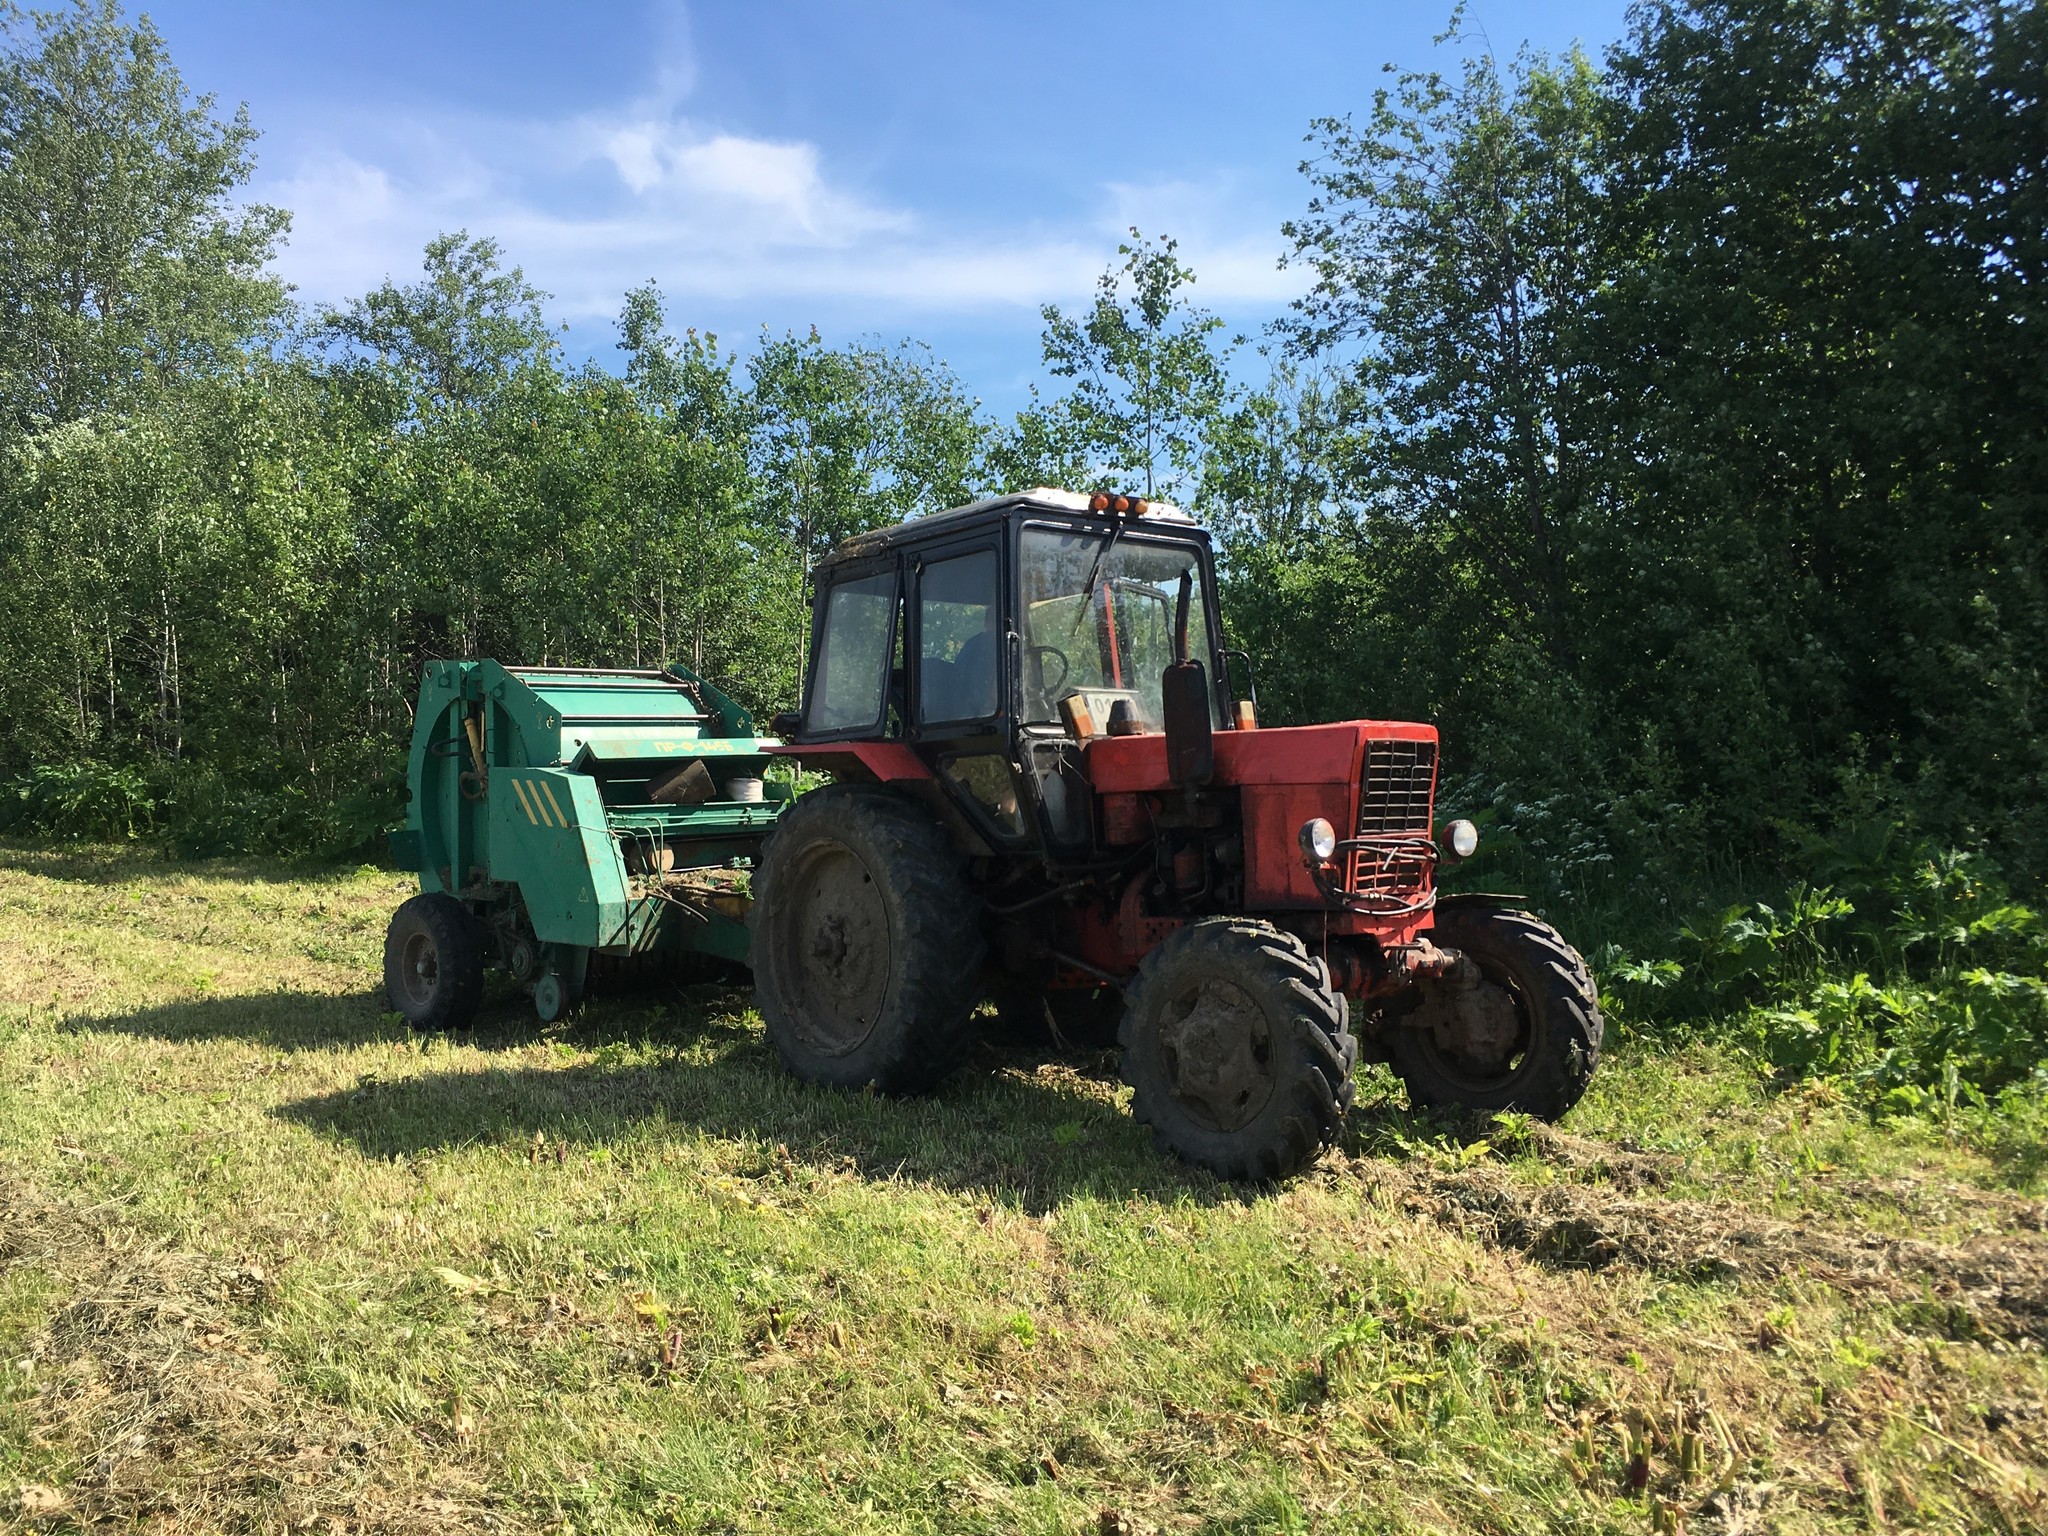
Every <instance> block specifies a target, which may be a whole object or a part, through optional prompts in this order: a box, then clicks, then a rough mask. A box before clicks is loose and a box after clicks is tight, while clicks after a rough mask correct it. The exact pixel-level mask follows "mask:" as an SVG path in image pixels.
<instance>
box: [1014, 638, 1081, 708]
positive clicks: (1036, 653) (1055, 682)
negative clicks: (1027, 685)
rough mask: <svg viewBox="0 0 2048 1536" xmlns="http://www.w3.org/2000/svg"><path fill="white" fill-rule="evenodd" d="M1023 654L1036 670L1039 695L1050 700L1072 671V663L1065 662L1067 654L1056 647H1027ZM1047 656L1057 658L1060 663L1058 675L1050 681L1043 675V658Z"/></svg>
mask: <svg viewBox="0 0 2048 1536" xmlns="http://www.w3.org/2000/svg"><path fill="white" fill-rule="evenodd" d="M1024 652H1025V654H1026V655H1028V656H1029V657H1030V658H1031V660H1032V662H1033V663H1034V664H1035V665H1036V666H1037V668H1038V691H1039V693H1040V694H1041V695H1043V696H1044V697H1045V698H1048V699H1050V698H1051V697H1052V696H1053V695H1054V694H1056V693H1058V692H1059V691H1060V688H1061V687H1062V686H1063V685H1064V684H1065V683H1066V680H1067V674H1068V673H1070V672H1072V671H1073V670H1074V666H1073V663H1072V662H1070V661H1068V660H1067V653H1066V652H1065V651H1063V650H1061V649H1060V648H1059V647H1058V646H1056V645H1027V646H1025V647H1024ZM1048 656H1057V657H1058V658H1059V662H1060V675H1059V676H1058V677H1055V678H1052V679H1050V680H1048V679H1047V677H1046V675H1045V658H1046V657H1048Z"/></svg>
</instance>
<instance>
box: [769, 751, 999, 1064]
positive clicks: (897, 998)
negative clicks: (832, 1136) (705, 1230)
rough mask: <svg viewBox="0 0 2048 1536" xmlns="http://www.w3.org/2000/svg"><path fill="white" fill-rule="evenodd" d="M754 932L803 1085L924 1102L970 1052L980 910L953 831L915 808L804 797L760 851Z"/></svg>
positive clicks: (773, 1011) (778, 1024) (849, 791)
mask: <svg viewBox="0 0 2048 1536" xmlns="http://www.w3.org/2000/svg"><path fill="white" fill-rule="evenodd" d="M748 925H749V927H751V928H752V930H753V956H752V964H753V969H754V996H755V1000H756V1003H757V1006H758V1007H759V1008H760V1010H761V1017H762V1019H763V1020H765V1021H766V1023H767V1025H768V1038H769V1039H770V1040H771V1041H773V1042H774V1044H775V1049H776V1050H777V1051H778V1052H779V1053H780V1054H781V1056H782V1059H783V1060H784V1061H785V1062H786V1063H787V1064H788V1065H789V1069H790V1070H791V1071H792V1072H794V1073H795V1074H796V1075H797V1076H798V1077H800V1078H803V1079H804V1080H805V1081H807V1082H813V1083H829V1084H832V1085H833V1086H835V1087H841V1088H862V1087H868V1086H873V1087H875V1088H877V1089H879V1090H880V1091H882V1092H884V1093H922V1092H925V1091H926V1090H928V1089H930V1088H932V1087H933V1086H935V1085H936V1084H937V1083H938V1082H939V1080H940V1079H941V1078H943V1077H945V1076H946V1074H947V1073H949V1072H951V1071H952V1070H953V1069H954V1067H956V1066H958V1065H959V1063H960V1060H961V1058H962V1057H963V1056H965V1055H966V1054H967V1051H968V1048H969V1047H970V1046H971V1045H972V1044H973V1040H974V1029H973V1009H974V1005H975V1002H976V998H977V995H978V986H977V983H978V980H979V968H980V965H981V958H982V951H983V948H984V940H983V937H982V932H981V922H980V906H979V903H978V902H977V900H976V899H975V895H974V892H973V889H972V888H971V887H970V886H969V885H968V883H967V877H966V874H965V871H964V869H963V867H962V860H961V856H960V854H959V852H958V850H957V849H956V848H955V847H954V846H953V844H952V842H951V841H950V840H949V839H948V837H947V835H946V832H945V829H944V828H943V827H941V826H940V825H939V824H938V822H937V821H936V820H935V819H934V818H933V817H931V816H929V815H927V814H926V813H925V812H924V811H923V810H922V808H920V807H919V806H917V805H916V804H914V803H913V802H911V801H909V800H907V799H905V798H904V797H902V796H900V795H897V794H893V793H891V792H890V791H888V790H885V789H878V788H873V787H870V786H867V785H855V784H834V785H828V786H826V787H825V788H823V789H817V790H813V791H811V793H809V794H807V795H804V796H803V797H801V798H800V799H799V800H798V801H797V802H796V804H794V805H792V806H791V807H790V808H789V809H788V810H787V811H785V812H783V814H782V818H781V820H780V821H779V822H778V823H777V824H776V828H775V831H774V834H773V835H772V836H771V837H770V838H769V840H768V845H767V847H766V848H765V849H764V850H763V851H762V857H761V866H760V870H759V872H758V873H757V874H756V876H755V879H754V905H753V911H752V913H751V914H750V916H749V917H748Z"/></svg>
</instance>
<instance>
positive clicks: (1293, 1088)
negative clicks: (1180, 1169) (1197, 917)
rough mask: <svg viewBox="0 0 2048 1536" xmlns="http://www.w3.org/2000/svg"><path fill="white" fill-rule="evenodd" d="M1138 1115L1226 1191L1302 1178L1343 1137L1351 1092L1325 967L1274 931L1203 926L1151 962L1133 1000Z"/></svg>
mask: <svg viewBox="0 0 2048 1536" xmlns="http://www.w3.org/2000/svg"><path fill="white" fill-rule="evenodd" d="M1121 1034H1122V1040H1123V1050H1124V1056H1123V1073H1124V1081H1125V1082H1127V1083H1129V1084H1130V1085H1131V1088H1132V1097H1131V1113H1132V1114H1133V1115H1134V1116H1136V1117H1137V1119H1138V1120H1139V1121H1140V1122H1142V1123H1144V1124H1147V1125H1150V1126H1151V1127H1152V1134H1153V1137H1154V1138H1155V1139H1156V1140H1157V1141H1158V1142H1159V1144H1160V1146H1161V1147H1163V1148H1164V1149H1165V1150H1166V1151H1169V1152H1171V1153H1173V1154H1174V1155H1175V1156H1177V1157H1180V1158H1182V1159H1184V1160H1185V1161H1187V1162H1190V1163H1194V1164H1197V1165H1198V1166H1200V1167H1203V1168H1207V1169H1208V1170H1210V1172H1212V1173H1215V1174H1217V1175H1219V1176H1220V1177H1222V1178H1226V1179H1240V1180H1250V1181H1259V1182H1264V1181H1269V1180H1273V1179H1282V1178H1285V1177H1287V1176H1288V1175H1289V1174H1292V1173H1296V1172H1298V1171H1299V1170H1301V1169H1302V1168H1305V1167H1307V1166H1308V1165H1309V1164H1310V1163H1312V1162H1314V1161H1315V1159H1316V1158H1317V1157H1318V1156H1319V1155H1320V1154H1321V1153H1322V1150H1323V1148H1325V1147H1326V1146H1328V1145H1329V1144H1330V1143H1331V1142H1333V1141H1335V1140H1336V1138H1337V1133H1338V1131H1339V1129H1340V1128H1341V1127H1342V1125H1343V1121H1344V1113H1345V1111H1346V1110H1348V1109H1349V1108H1350V1107H1351V1100H1352V1097H1353V1095H1354V1093H1355V1092H1356V1089H1355V1087H1354V1085H1353V1083H1352V1080H1351V1070H1352V1067H1353V1066H1354V1065H1355V1064H1356V1062H1357V1059H1358V1047H1357V1042H1356V1041H1354V1040H1353V1039H1352V1037H1351V1031H1350V1014H1349V1011H1348V1010H1347V1008H1346V1006H1345V1001H1344V998H1343V996H1342V995H1341V994H1340V993H1338V992H1336V991H1335V990H1333V989H1332V987H1331V985H1330V972H1329V968H1328V967H1327V966H1325V965H1324V964H1323V962H1322V961H1320V960H1317V959H1315V958H1313V957H1312V956H1311V955H1310V954H1309V952H1308V950H1307V948H1306V947H1305V946H1304V945H1303V944H1302V942H1301V940H1299V939H1297V938H1295V937H1294V936H1293V935H1292V934H1289V933H1283V932H1281V931H1280V930H1279V929H1277V928H1275V927H1273V926H1271V925H1270V924H1268V923H1262V922H1255V921H1250V920H1247V919H1243V918H1208V919H1204V920H1203V921H1201V922H1195V923H1190V924H1188V925H1187V926H1186V927H1185V928H1181V929H1178V930H1177V931H1175V932H1174V933H1173V934H1171V935H1170V936H1169V937H1168V938H1167V939H1165V940H1164V941H1163V942H1162V943H1161V944H1160V945H1159V947H1158V948H1156V949H1154V950H1153V951H1152V953H1151V954H1149V955H1147V956H1146V957H1145V963H1144V964H1143V965H1142V966H1141V967H1139V970H1138V976H1137V980H1136V981H1134V982H1133V983H1132V984H1131V986H1130V988H1129V990H1128V991H1127V992H1126V993H1125V1008H1124V1021H1123V1029H1122V1032H1121Z"/></svg>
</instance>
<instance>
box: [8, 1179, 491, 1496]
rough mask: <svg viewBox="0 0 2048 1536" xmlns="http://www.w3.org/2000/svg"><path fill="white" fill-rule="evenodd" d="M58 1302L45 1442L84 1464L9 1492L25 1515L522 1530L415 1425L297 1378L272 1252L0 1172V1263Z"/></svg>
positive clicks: (42, 1386) (44, 1407)
mask: <svg viewBox="0 0 2048 1536" xmlns="http://www.w3.org/2000/svg"><path fill="white" fill-rule="evenodd" d="M22 1270H27V1271H30V1272H33V1273H37V1274H39V1275H41V1276H43V1277H44V1278H45V1279H46V1281H47V1282H48V1283H50V1284H51V1285H53V1286H54V1288H55V1289H56V1291H57V1293H58V1294H59V1296H60V1297H64V1298H67V1299H64V1300H61V1301H60V1302H59V1304H58V1306H57V1309H56V1310H55V1312H54V1313H53V1314H52V1315H51V1316H50V1317H49V1319H48V1321H47V1322H46V1323H45V1324H44V1326H43V1327H41V1328H40V1329H39V1330H38V1331H37V1332H36V1333H35V1334H34V1335H33V1336H32V1337H31V1339H30V1340H29V1343H28V1345H27V1349H26V1358H27V1360H28V1362H29V1367H28V1368H29V1370H30V1372H31V1378H30V1379H31V1381H32V1383H33V1385H34V1389H35V1391H34V1396H33V1398H31V1399H30V1400H29V1401H28V1403H27V1404H26V1405H25V1406H26V1408H27V1413H28V1417H29V1422H30V1435H31V1438H32V1440H33V1442H34V1443H35V1444H36V1445H37V1446H39V1447H41V1448H43V1449H44V1450H46V1451H49V1452H54V1453H55V1456H56V1459H57V1461H58V1463H59V1464H63V1465H69V1466H70V1467H72V1468H75V1469H76V1470H75V1472H74V1475H72V1477H71V1478H70V1480H69V1481H68V1482H65V1483H64V1484H63V1485H62V1486H61V1487H52V1486H50V1485H49V1484H48V1483H29V1484H26V1485H24V1486H22V1487H21V1488H19V1489H16V1490H12V1492H11V1495H0V1500H4V1502H0V1513H4V1514H7V1515H15V1514H18V1515H20V1516H22V1517H24V1518H25V1519H26V1520H27V1521H28V1522H29V1523H30V1524H31V1525H34V1524H38V1523H41V1522H44V1521H62V1520H68V1521H73V1522H76V1523H77V1524H79V1525H82V1526H92V1525H96V1524H106V1525H120V1526H124V1527H140V1526H143V1525H145V1524H146V1525H147V1527H148V1529H150V1530H151V1531H157V1532H165V1533H171V1532H202V1531H203V1532H239V1531H255V1530H275V1529H277V1528H279V1527H280V1526H284V1527H288V1528H293V1529H304V1530H317V1531H323V1532H331V1533H334V1536H429V1533H439V1532H445V1531H453V1530H465V1531H467V1530H510V1529H515V1528H519V1527H520V1526H521V1525H522V1524H523V1522H520V1521H517V1520H508V1519H507V1518H506V1517H505V1514H504V1512H503V1511H501V1510H496V1509H493V1508H491V1507H490V1505H489V1501H488V1500H487V1499H486V1498H485V1497H484V1496H483V1494H482V1490H481V1489H480V1487H479V1486H478V1485H476V1484H474V1483H473V1482H471V1481H469V1480H467V1479H465V1478H464V1476H463V1475H462V1473H461V1472H460V1471H459V1469H456V1468H452V1467H450V1466H448V1465H446V1464H445V1463H442V1464H438V1465H435V1464H429V1463H427V1461H426V1458H425V1457H423V1456H421V1455H420V1454H419V1450H418V1448H417V1447H416V1446H414V1445H412V1444H410V1443H409V1437H408V1436H407V1435H406V1433H405V1432H404V1431H403V1430H394V1429H393V1428H392V1427H391V1426H388V1425H378V1424H374V1423H364V1422H358V1421H356V1420H354V1419H351V1418H349V1417H348V1416H347V1415H345V1414H343V1413H342V1412H341V1411H339V1410H337V1409H335V1408H333V1407H332V1406H330V1405H327V1404H324V1403H321V1402H319V1401H317V1400H316V1399H313V1398H311V1397H309V1396H308V1395H307V1394H305V1393H304V1392H303V1391H301V1390H299V1389H298V1388H296V1387H295V1386H293V1385H292V1384H291V1383H290V1382H288V1381H286V1380H285V1379H284V1378H283V1377H282V1376H281V1375H280V1374H279V1372H278V1370H277V1369H276V1367H275V1365H274V1363H273V1362H272V1361H271V1359H270V1358H269V1357H268V1356H267V1355H266V1354H265V1352H264V1350H263V1349H262V1347H261V1345H260V1343H259V1342H258V1341H257V1336H256V1331H255V1329H256V1324H257V1321H258V1319H259V1318H260V1315H261V1312H262V1308H263V1306H264V1304H265V1301H266V1298H267V1297H268V1295H269V1292H270V1288H271V1281H270V1277H269V1276H267V1275H266V1274H265V1273H264V1272H263V1270H262V1269H261V1267H260V1266H257V1265H253V1264H238V1263H232V1262H227V1261H223V1260H221V1259H218V1258H209V1257H205V1256H202V1255H197V1254H192V1253H187V1252H182V1251H179V1250H177V1249H175V1248H171V1247H169V1246H166V1245H164V1244H162V1243H159V1242H155V1241H153V1240H151V1239H150V1238H149V1237H147V1236H146V1235H145V1234H142V1233H140V1232H137V1231H134V1230H132V1229H129V1228H125V1227H123V1226H122V1225H121V1224H120V1223H119V1222H118V1221H116V1220H114V1219H112V1218H110V1217H109V1216H108V1214H107V1213H105V1212H81V1211H78V1210H76V1209H73V1208H72V1207H69V1206H66V1205H64V1204H62V1203H61V1202H57V1201H52V1200H49V1199H47V1198H44V1197H41V1196H39V1195H37V1194H36V1193H35V1192H33V1191H31V1190H29V1189H28V1188H26V1187H25V1186H23V1185H20V1184H18V1183H0V1275H4V1274H12V1273H15V1272H17V1271H22Z"/></svg>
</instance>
